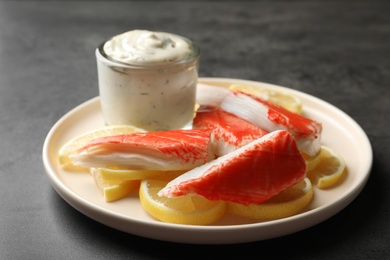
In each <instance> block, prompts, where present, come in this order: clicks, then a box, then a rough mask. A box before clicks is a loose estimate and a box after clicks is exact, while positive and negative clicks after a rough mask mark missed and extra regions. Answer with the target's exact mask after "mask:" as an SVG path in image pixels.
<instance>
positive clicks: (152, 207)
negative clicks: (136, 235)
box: [139, 180, 226, 225]
mask: <svg viewBox="0 0 390 260" xmlns="http://www.w3.org/2000/svg"><path fill="white" fill-rule="evenodd" d="M167 183H168V182H167V181H161V180H143V181H142V182H141V186H140V190H139V197H140V201H141V205H142V207H143V208H144V209H145V210H146V211H147V212H148V213H149V214H150V215H152V216H153V217H155V218H157V219H159V220H161V221H163V222H168V223H176V224H187V225H208V224H211V223H213V222H215V221H217V220H218V219H220V218H221V217H222V216H223V215H224V214H225V212H226V203H225V202H224V201H210V200H207V199H206V198H204V197H202V196H198V195H192V196H183V197H176V198H167V197H160V196H158V195H157V193H158V192H159V191H160V190H161V189H162V188H163V187H165V185H166V184H167Z"/></svg>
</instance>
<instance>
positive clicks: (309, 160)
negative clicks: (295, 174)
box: [302, 149, 321, 171]
mask: <svg viewBox="0 0 390 260" xmlns="http://www.w3.org/2000/svg"><path fill="white" fill-rule="evenodd" d="M302 156H303V158H304V159H305V162H306V171H311V170H313V169H314V168H316V167H317V166H318V164H319V163H320V162H321V149H320V150H319V151H318V153H316V154H315V155H314V156H309V155H307V154H305V153H302Z"/></svg>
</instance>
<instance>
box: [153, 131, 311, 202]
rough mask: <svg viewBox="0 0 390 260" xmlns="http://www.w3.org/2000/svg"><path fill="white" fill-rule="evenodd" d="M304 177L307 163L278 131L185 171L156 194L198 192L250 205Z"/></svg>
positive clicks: (289, 137) (287, 136) (287, 135)
mask: <svg viewBox="0 0 390 260" xmlns="http://www.w3.org/2000/svg"><path fill="white" fill-rule="evenodd" d="M305 176H306V164H305V161H304V159H303V157H302V155H301V153H300V152H299V150H298V148H297V146H296V143H295V139H294V137H293V136H292V135H291V134H290V133H289V132H287V131H285V130H279V131H275V132H272V133H269V134H267V135H265V136H263V137H261V138H259V139H257V140H256V141H253V142H251V143H249V144H247V145H245V146H243V147H241V148H239V149H237V150H235V151H233V152H231V153H229V154H227V155H224V156H222V157H219V158H217V159H215V160H213V161H211V162H208V163H206V164H205V165H202V166H200V167H197V168H195V169H192V170H190V171H188V172H187V173H185V174H183V175H181V176H179V177H177V178H176V179H174V180H172V181H171V182H169V183H168V184H167V186H166V187H164V188H163V189H162V190H161V191H160V192H159V193H158V195H159V196H166V197H177V196H185V195H190V194H198V195H201V196H204V197H205V198H207V199H210V200H224V201H230V202H236V203H240V204H244V205H249V204H252V203H262V202H264V201H266V200H268V199H270V198H272V197H273V196H275V195H276V194H278V193H280V192H281V191H283V190H286V189H287V188H289V187H291V186H293V185H295V184H296V183H298V182H299V181H301V180H302V179H304V177H305Z"/></svg>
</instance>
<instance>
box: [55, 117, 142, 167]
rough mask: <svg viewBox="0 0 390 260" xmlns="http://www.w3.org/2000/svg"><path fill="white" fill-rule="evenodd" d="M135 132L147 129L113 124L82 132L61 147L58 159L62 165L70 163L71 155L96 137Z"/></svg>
mask: <svg viewBox="0 0 390 260" xmlns="http://www.w3.org/2000/svg"><path fill="white" fill-rule="evenodd" d="M135 132H145V130H144V129H141V128H138V127H135V126H132V125H111V126H106V127H102V128H99V129H96V130H93V131H90V132H87V133H84V134H81V135H79V136H76V137H74V138H73V139H71V140H69V141H68V142H66V143H65V144H64V145H63V146H62V147H61V148H60V150H59V152H58V160H59V162H60V164H61V165H64V164H67V163H70V161H71V160H70V158H69V155H71V154H72V153H73V152H75V151H76V150H77V149H79V148H81V147H82V146H84V145H85V144H87V143H88V142H89V141H91V140H93V139H95V138H99V137H105V136H112V135H120V134H128V133H135Z"/></svg>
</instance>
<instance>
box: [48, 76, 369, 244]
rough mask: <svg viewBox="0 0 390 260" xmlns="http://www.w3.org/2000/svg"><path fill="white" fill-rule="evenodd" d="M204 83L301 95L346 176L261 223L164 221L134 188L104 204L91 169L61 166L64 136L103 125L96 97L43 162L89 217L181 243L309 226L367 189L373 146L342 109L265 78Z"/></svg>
mask: <svg viewBox="0 0 390 260" xmlns="http://www.w3.org/2000/svg"><path fill="white" fill-rule="evenodd" d="M200 82H202V83H208V84H214V85H219V86H228V85H230V84H233V83H244V84H250V85H254V86H259V87H268V88H274V89H276V90H280V91H289V92H291V93H293V94H294V95H296V96H298V97H299V98H300V99H301V100H302V102H303V108H304V109H303V113H304V115H305V116H307V117H310V118H313V119H316V120H318V121H321V122H322V124H323V137H322V140H323V144H324V145H326V146H329V147H331V148H333V149H335V150H336V151H338V152H339V153H340V154H341V156H342V157H344V159H345V161H346V164H347V177H346V178H345V179H344V180H343V182H342V183H341V184H340V185H339V186H337V187H335V188H332V189H329V190H318V189H315V196H314V200H313V201H312V203H311V204H310V205H309V206H308V207H307V208H306V209H305V210H304V212H302V213H300V214H298V215H295V216H292V217H288V218H284V219H280V220H272V221H264V222H257V221H253V220H249V219H244V218H239V217H236V216H231V215H226V216H225V217H223V218H222V219H221V220H220V221H218V222H217V223H215V224H213V225H210V226H188V225H177V224H169V223H162V222H159V221H157V220H155V219H153V218H152V217H150V216H149V215H148V214H147V213H146V212H145V211H144V210H143V208H142V207H141V205H140V203H139V200H138V194H136V192H134V194H133V195H132V196H130V197H127V198H125V199H122V200H119V201H117V202H111V203H106V202H105V201H104V200H103V198H102V196H101V195H100V193H99V191H98V190H97V188H96V187H95V185H94V183H93V180H92V178H91V177H90V175H89V174H88V173H74V172H69V171H66V170H64V169H62V168H61V167H60V165H59V163H58V161H57V153H58V150H59V149H60V147H61V146H62V145H63V144H64V143H65V142H66V141H68V140H69V139H71V138H72V137H74V136H76V135H79V134H82V133H84V132H86V131H90V130H93V129H96V128H98V127H102V126H103V121H102V116H101V113H100V104H99V98H93V99H91V100H89V101H87V102H85V103H83V104H81V105H80V106H78V107H76V108H74V109H73V110H71V111H70V112H69V113H67V114H66V115H65V116H63V117H62V118H61V119H60V120H59V121H58V122H57V123H56V124H55V125H54V126H53V128H52V129H51V130H50V132H49V133H48V135H47V137H46V140H45V143H44V146H43V163H44V166H45V169H46V172H47V176H48V177H49V179H50V182H51V183H52V185H53V187H54V188H55V189H56V191H57V192H58V194H59V195H60V196H61V197H62V198H63V199H64V200H65V201H67V202H68V203H69V204H70V205H71V206H73V207H74V208H75V209H77V210H78V211H80V212H81V213H83V214H85V215H86V216H88V217H90V218H91V219H94V220H96V221H98V222H100V223H102V224H104V225H107V226H109V227H112V228H114V229H118V230H121V231H124V232H128V233H131V234H134V235H139V236H143V237H148V238H152V239H158V240H164V241H172V242H182V243H199V244H228V243H241V242H250V241H256V240H264V239H270V238H274V237H279V236H283V235H287V234H291V233H294V232H297V231H300V230H303V229H306V228H308V227H311V226H313V225H315V224H318V223H320V222H322V221H324V220H326V219H327V218H329V217H331V216H333V215H335V214H336V213H338V212H339V211H340V210H342V209H343V208H345V207H346V206H347V205H348V204H349V203H351V202H352V201H353V200H354V199H355V198H356V196H357V195H358V194H359V193H360V191H361V190H362V189H363V187H364V185H365V184H366V181H367V179H368V177H369V174H370V170H371V165H372V160H373V158H372V148H371V145H370V142H369V140H368V138H367V136H366V134H365V133H364V131H363V130H362V129H361V127H360V126H359V125H358V124H357V123H356V122H355V121H354V120H353V119H351V118H350V117H349V116H348V115H346V114H345V113H343V112H342V111H341V110H339V109H338V108H336V107H334V106H332V105H330V104H329V103H326V102H324V101H322V100H320V99H318V98H315V97H313V96H310V95H307V94H304V93H302V92H298V91H295V90H291V89H288V88H284V87H279V86H275V85H270V84H265V83H259V82H253V81H245V80H237V79H223V78H201V79H200Z"/></svg>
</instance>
